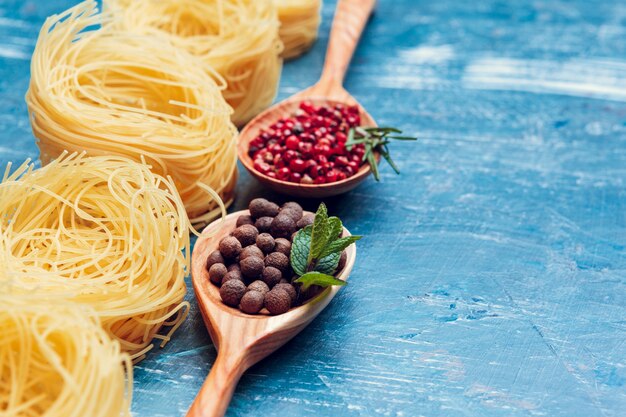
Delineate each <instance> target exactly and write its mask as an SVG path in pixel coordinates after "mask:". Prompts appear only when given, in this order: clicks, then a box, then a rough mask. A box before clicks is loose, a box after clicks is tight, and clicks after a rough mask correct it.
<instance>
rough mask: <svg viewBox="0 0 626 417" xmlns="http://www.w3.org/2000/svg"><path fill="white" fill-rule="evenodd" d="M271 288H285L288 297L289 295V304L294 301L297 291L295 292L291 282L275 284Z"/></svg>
mask: <svg viewBox="0 0 626 417" xmlns="http://www.w3.org/2000/svg"><path fill="white" fill-rule="evenodd" d="M273 289H276V290H285V291H286V292H287V294H289V297H291V304H293V303H295V302H296V299H297V298H298V293H297V292H296V289H295V287H294V286H293V285H291V284H276V286H275V287H274V288H273Z"/></svg>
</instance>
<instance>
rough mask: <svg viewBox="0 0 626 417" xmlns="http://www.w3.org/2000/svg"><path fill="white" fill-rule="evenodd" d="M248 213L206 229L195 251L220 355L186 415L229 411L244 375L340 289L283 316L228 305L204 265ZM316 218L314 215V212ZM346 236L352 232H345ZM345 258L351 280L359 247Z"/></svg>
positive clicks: (205, 310) (200, 289)
mask: <svg viewBox="0 0 626 417" xmlns="http://www.w3.org/2000/svg"><path fill="white" fill-rule="evenodd" d="M244 214H250V212H249V211H248V210H242V211H238V212H235V213H232V214H229V215H228V216H226V217H225V218H224V220H217V221H215V222H213V223H211V224H210V225H209V226H207V227H206V228H205V229H204V230H203V232H202V234H201V236H200V237H199V238H198V240H197V242H196V245H195V247H194V249H193V253H192V261H191V276H192V282H193V289H194V292H195V294H196V299H197V301H198V306H199V307H200V312H201V313H202V318H203V319H204V323H205V325H206V327H207V329H208V331H209V335H210V336H211V340H212V341H213V344H214V345H215V347H216V349H217V350H218V355H217V359H216V361H215V363H214V364H213V368H212V369H211V373H210V374H209V377H208V378H207V380H206V381H205V383H204V384H203V386H202V388H201V389H200V392H199V393H198V396H197V397H196V399H195V401H194V403H193V404H192V405H191V408H190V409H189V412H188V413H187V417H217V416H222V415H224V413H225V412H226V408H227V407H228V403H229V402H230V399H231V397H232V394H233V392H234V389H235V386H236V385H237V382H238V381H239V378H240V377H241V375H242V374H243V373H244V372H245V371H246V370H247V369H248V368H250V367H251V366H252V365H254V364H255V363H257V362H259V361H260V360H262V359H263V358H265V357H267V356H268V355H269V354H271V353H272V352H274V351H275V350H276V349H278V348H280V347H281V346H283V345H284V344H285V343H287V342H288V341H289V340H290V339H292V338H293V337H294V336H295V335H297V334H298V333H299V332H300V331H301V330H302V329H304V328H305V327H306V326H307V325H308V324H309V323H310V322H311V321H312V320H313V319H314V318H315V317H317V315H318V314H319V313H320V312H321V311H322V310H323V309H324V308H325V307H326V306H327V305H328V303H330V301H331V300H332V299H333V297H334V296H335V295H336V294H337V292H338V291H339V290H340V288H341V287H338V286H333V287H328V288H326V289H325V290H324V291H322V292H321V293H320V294H318V295H317V296H315V297H313V298H311V299H310V300H307V302H305V303H304V304H302V305H300V306H297V307H294V308H292V309H290V310H289V311H288V312H286V313H284V314H280V315H277V316H271V315H269V314H268V313H267V312H265V314H258V315H250V314H246V313H243V312H242V311H240V310H238V309H236V308H233V307H229V306H227V305H226V304H224V303H223V302H222V300H221V298H220V294H219V288H218V287H217V286H215V285H213V284H212V283H211V281H210V280H209V273H208V271H207V269H206V261H207V258H208V256H209V254H210V253H211V252H213V251H214V250H216V249H217V248H218V246H219V242H220V240H221V239H222V238H223V237H225V236H228V235H229V234H230V232H231V231H232V230H234V229H235V226H236V223H237V218H238V217H239V216H241V215H244ZM311 214H312V213H311ZM344 235H345V236H349V235H350V232H348V230H347V229H345V228H344ZM346 253H347V260H346V265H345V267H344V268H343V270H342V271H341V272H340V273H339V274H338V275H337V278H339V279H341V280H344V281H345V280H347V279H348V276H349V275H350V272H351V271H352V267H353V266H354V262H355V259H356V246H355V245H350V246H349V247H348V248H347V249H346Z"/></svg>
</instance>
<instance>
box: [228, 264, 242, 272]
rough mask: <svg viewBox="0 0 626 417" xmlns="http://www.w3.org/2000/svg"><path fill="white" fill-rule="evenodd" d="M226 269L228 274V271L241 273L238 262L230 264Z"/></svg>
mask: <svg viewBox="0 0 626 417" xmlns="http://www.w3.org/2000/svg"><path fill="white" fill-rule="evenodd" d="M226 269H227V270H228V272H230V271H239V272H241V267H240V266H239V262H235V263H232V264H230V265H228V267H227V268H226Z"/></svg>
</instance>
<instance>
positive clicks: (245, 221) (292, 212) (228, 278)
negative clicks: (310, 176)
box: [206, 198, 313, 314]
mask: <svg viewBox="0 0 626 417" xmlns="http://www.w3.org/2000/svg"><path fill="white" fill-rule="evenodd" d="M249 210H250V215H243V216H240V217H239V218H238V219H237V227H236V229H235V230H233V231H232V233H231V234H230V235H229V236H226V237H224V238H223V239H222V240H221V241H220V243H219V249H218V250H216V251H214V252H212V253H211V254H209V257H208V259H207V263H206V268H207V270H208V272H209V280H210V281H211V282H212V283H213V284H215V285H217V286H219V287H220V296H221V298H222V301H223V302H224V303H225V304H227V305H229V306H231V307H236V308H239V309H240V310H242V311H243V312H244V313H248V314H257V313H259V312H261V310H262V309H263V308H265V309H266V310H267V311H268V312H269V313H270V314H282V313H285V312H287V311H288V310H289V309H290V308H291V307H292V306H294V305H296V304H297V303H298V302H300V301H301V299H302V300H304V299H305V297H307V296H308V294H302V295H301V294H299V292H298V290H297V288H296V287H295V286H294V285H292V284H291V280H292V279H293V278H294V272H293V270H292V269H291V264H290V261H289V256H290V254H291V238H292V236H293V235H294V234H295V232H296V231H298V230H299V229H301V228H303V227H305V226H307V225H309V224H312V223H313V215H310V214H306V215H303V211H302V207H300V205H299V204H297V203H294V202H289V203H285V204H283V206H282V207H279V206H278V205H277V204H274V203H272V202H270V201H267V200H265V199H263V198H257V199H254V200H252V201H251V202H250V205H249Z"/></svg>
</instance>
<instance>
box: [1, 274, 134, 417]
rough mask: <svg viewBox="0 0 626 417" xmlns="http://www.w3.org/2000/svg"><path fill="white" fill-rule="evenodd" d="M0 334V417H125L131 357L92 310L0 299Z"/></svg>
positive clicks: (33, 299)
mask: <svg viewBox="0 0 626 417" xmlns="http://www.w3.org/2000/svg"><path fill="white" fill-rule="evenodd" d="M1 274H2V272H1V271H0V275H1ZM0 329H2V336H1V337H0V415H2V416H7V417H38V416H42V417H43V416H45V417H86V416H89V417H112V416H115V417H130V408H129V407H130V402H131V398H130V397H131V386H132V367H131V364H130V358H129V357H128V355H127V354H125V353H122V352H121V351H120V346H119V344H118V343H117V342H113V341H112V340H111V339H110V338H109V337H108V335H107V334H106V333H105V332H104V331H103V330H102V328H101V327H100V323H99V321H98V318H97V316H96V314H95V313H94V312H93V310H91V309H89V308H87V307H85V306H77V305H72V304H67V303H58V302H54V301H51V300H49V299H46V298H40V297H38V296H37V294H30V295H29V296H27V297H20V296H15V295H10V294H0ZM125 372H126V375H127V376H128V379H126V380H125V375H124V374H125Z"/></svg>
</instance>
